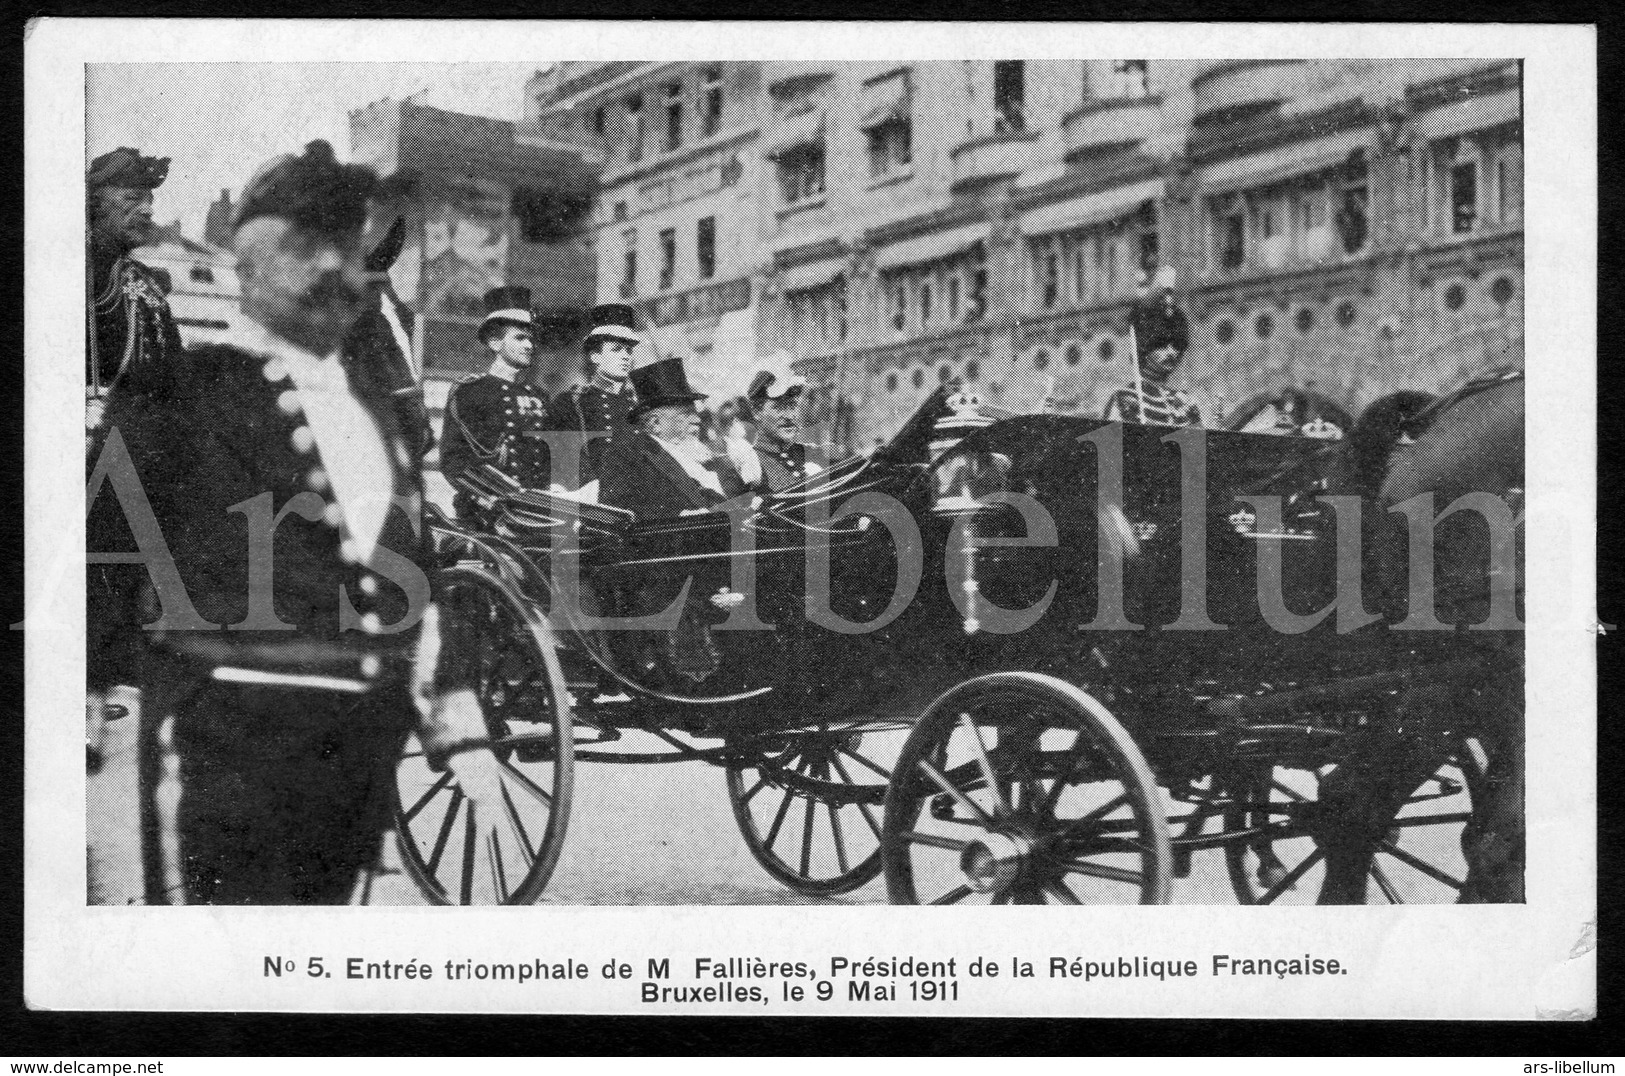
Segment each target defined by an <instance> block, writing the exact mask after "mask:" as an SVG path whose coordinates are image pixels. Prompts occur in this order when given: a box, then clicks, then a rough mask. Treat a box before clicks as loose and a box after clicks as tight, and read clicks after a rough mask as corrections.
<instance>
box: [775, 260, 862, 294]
mask: <svg viewBox="0 0 1625 1076" xmlns="http://www.w3.org/2000/svg"><path fill="white" fill-rule="evenodd" d="M845 269H846V260H845V259H844V258H840V259H836V260H833V261H831V260H825V261H817V262H808V263H807V264H805V265H797V266H792V267H791V268H789V269H786V270H785V271H784V273H783V274H782V275H781V276H780V278H779V280H780V284H779V289H780V290H781V291H806V290H807V289H808V288H821V287H823V286H824V285H825V284H828V283H829V282H830V281H832V280H834V279H835V278H836V277H837V276H840V275H841V273H842V272H843V271H845Z"/></svg>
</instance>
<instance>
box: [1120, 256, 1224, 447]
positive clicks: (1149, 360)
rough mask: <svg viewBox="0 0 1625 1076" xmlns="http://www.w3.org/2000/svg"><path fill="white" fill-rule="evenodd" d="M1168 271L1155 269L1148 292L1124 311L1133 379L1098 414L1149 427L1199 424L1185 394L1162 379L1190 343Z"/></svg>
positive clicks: (1199, 418)
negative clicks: (1134, 367)
mask: <svg viewBox="0 0 1625 1076" xmlns="http://www.w3.org/2000/svg"><path fill="white" fill-rule="evenodd" d="M1173 288H1174V273H1173V269H1172V268H1170V267H1168V266H1164V267H1162V268H1161V269H1159V270H1158V271H1157V275H1156V278H1155V281H1154V283H1153V285H1152V287H1151V289H1150V294H1149V295H1147V296H1145V297H1144V298H1142V300H1141V301H1140V302H1139V303H1137V304H1136V305H1135V308H1134V311H1133V312H1132V313H1131V314H1130V315H1129V326H1130V335H1131V337H1132V339H1133V341H1134V347H1135V350H1136V354H1135V356H1134V358H1135V361H1136V363H1137V364H1138V367H1137V370H1136V376H1135V378H1134V382H1133V384H1131V385H1128V386H1127V387H1125V388H1121V389H1118V390H1117V391H1116V392H1115V393H1113V394H1112V397H1111V399H1109V400H1107V401H1106V410H1105V412H1104V413H1103V414H1102V416H1101V417H1103V418H1107V419H1116V420H1118V421H1121V422H1140V423H1144V424H1146V425H1151V426H1200V425H1202V412H1201V410H1200V409H1199V408H1198V407H1197V406H1196V403H1195V401H1193V400H1192V399H1191V398H1190V396H1188V395H1187V394H1186V393H1183V392H1181V391H1179V390H1178V389H1173V388H1169V387H1168V379H1169V378H1170V377H1172V376H1173V374H1174V371H1175V370H1177V369H1179V364H1180V361H1181V360H1182V359H1184V357H1185V349H1186V348H1187V347H1188V346H1189V345H1190V338H1191V331H1190V323H1189V322H1188V321H1186V320H1185V314H1184V312H1183V311H1181V310H1180V309H1179V308H1178V307H1177V306H1175V305H1174V296H1173Z"/></svg>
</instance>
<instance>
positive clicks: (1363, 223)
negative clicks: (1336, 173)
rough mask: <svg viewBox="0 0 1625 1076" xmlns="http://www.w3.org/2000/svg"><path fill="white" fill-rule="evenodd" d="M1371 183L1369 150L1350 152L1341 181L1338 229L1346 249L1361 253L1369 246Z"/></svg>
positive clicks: (1346, 252) (1348, 251) (1348, 252)
mask: <svg viewBox="0 0 1625 1076" xmlns="http://www.w3.org/2000/svg"><path fill="white" fill-rule="evenodd" d="M1366 183H1367V169H1366V160H1365V154H1364V153H1362V152H1360V151H1359V150H1356V151H1354V153H1352V154H1350V155H1349V160H1348V164H1347V165H1346V166H1345V168H1344V172H1343V177H1342V180H1341V182H1340V192H1339V193H1340V197H1339V203H1340V204H1339V207H1338V210H1337V232H1338V235H1339V236H1340V237H1341V239H1342V241H1343V253H1345V254H1358V253H1359V252H1360V251H1362V250H1364V249H1365V244H1366V240H1367V239H1368V238H1369V237H1370V235H1371V208H1370V206H1371V200H1370V190H1369V188H1368V187H1367V185H1366Z"/></svg>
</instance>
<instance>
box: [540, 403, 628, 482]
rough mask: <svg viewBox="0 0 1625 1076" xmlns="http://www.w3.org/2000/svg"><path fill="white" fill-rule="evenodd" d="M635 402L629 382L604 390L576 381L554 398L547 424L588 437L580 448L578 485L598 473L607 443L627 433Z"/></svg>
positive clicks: (624, 436)
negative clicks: (612, 389) (610, 390)
mask: <svg viewBox="0 0 1625 1076" xmlns="http://www.w3.org/2000/svg"><path fill="white" fill-rule="evenodd" d="M636 404H637V397H636V395H635V394H634V393H633V392H632V389H631V388H630V387H629V386H628V387H623V388H622V389H621V391H619V392H606V391H604V390H603V389H601V388H599V387H598V386H597V385H576V386H575V387H573V388H570V389H566V390H565V391H564V392H561V393H559V394H558V396H557V397H555V398H554V400H553V406H552V409H551V414H550V415H549V417H548V424H547V428H548V429H550V430H559V431H563V432H567V433H578V434H580V435H581V436H582V437H583V438H589V440H587V441H586V442H585V445H584V447H583V448H582V450H581V484H582V485H585V484H586V483H588V482H591V481H592V480H593V479H595V478H597V477H598V473H599V469H600V468H601V467H602V465H603V460H604V453H606V452H608V451H609V449H610V446H611V445H613V444H615V443H616V442H617V441H625V440H626V439H627V438H628V437H630V436H631V434H632V423H631V421H630V417H629V416H630V415H631V413H632V408H633V407H634V406H635V405H636ZM594 434H601V435H602V436H593V435H594Z"/></svg>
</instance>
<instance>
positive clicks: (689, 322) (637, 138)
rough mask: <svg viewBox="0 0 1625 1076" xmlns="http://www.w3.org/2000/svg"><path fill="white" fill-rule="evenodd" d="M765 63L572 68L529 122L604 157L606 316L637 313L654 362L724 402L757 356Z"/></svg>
mask: <svg viewBox="0 0 1625 1076" xmlns="http://www.w3.org/2000/svg"><path fill="white" fill-rule="evenodd" d="M760 72H761V65H760V64H757V63H735V62H715V63H631V62H608V63H599V62H567V63H561V64H558V65H555V66H554V67H552V68H551V69H549V70H547V71H544V72H540V73H538V74H537V75H536V76H535V77H534V78H533V79H532V80H531V82H530V84H529V85H528V86H527V87H526V90H525V100H526V120H527V122H528V123H529V124H530V125H532V126H534V127H535V128H536V129H538V130H544V131H547V132H548V133H549V135H550V136H552V137H554V138H556V139H558V140H559V141H576V142H579V143H581V144H584V145H587V146H590V147H592V149H593V150H595V151H596V152H598V153H600V154H602V158H603V161H604V164H603V168H602V170H601V172H600V174H599V177H598V191H597V198H596V200H595V204H594V206H593V210H592V222H591V227H592V230H593V234H594V246H595V249H596V250H597V254H598V258H597V269H596V290H597V299H598V301H600V302H626V303H630V304H632V305H633V306H635V307H636V308H637V309H638V311H639V312H640V315H641V319H640V320H641V324H642V325H643V326H644V327H646V328H647V329H648V331H649V334H650V337H651V342H652V344H653V345H654V349H655V352H656V353H657V354H659V355H661V356H666V355H674V354H675V355H682V356H683V357H684V358H685V359H686V360H688V363H687V365H688V367H689V372H690V376H691V380H692V381H693V382H694V384H695V387H696V388H697V389H699V390H700V391H703V392H708V393H711V394H712V395H721V394H725V393H726V392H728V391H729V390H730V389H732V390H733V391H737V388H734V382H736V381H739V380H741V379H743V378H748V377H749V376H750V365H751V363H752V362H753V361H754V360H755V358H756V356H757V354H758V345H757V340H756V333H755V328H756V322H757V319H758V316H759V294H760V278H761V265H760V244H759V235H758V233H759V230H760V223H759V220H758V215H759V211H760V208H761V203H760V199H759V197H758V187H759V185H760V183H761V177H762V175H763V173H764V171H765V168H764V161H763V158H762V157H761V154H760V151H759V150H758V148H757V143H758V141H759V138H760V131H761V124H760V117H759V110H760V102H761V97H762V89H761V75H760Z"/></svg>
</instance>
